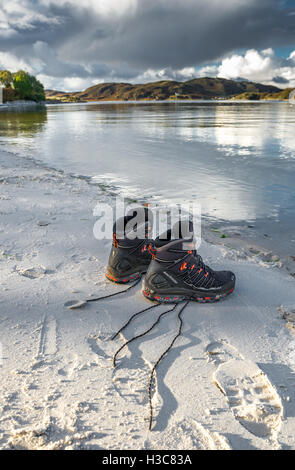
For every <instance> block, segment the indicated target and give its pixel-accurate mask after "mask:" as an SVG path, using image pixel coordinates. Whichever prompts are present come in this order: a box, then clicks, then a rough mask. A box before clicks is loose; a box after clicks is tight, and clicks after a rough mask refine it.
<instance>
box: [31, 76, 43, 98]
mask: <svg viewBox="0 0 295 470" xmlns="http://www.w3.org/2000/svg"><path fill="white" fill-rule="evenodd" d="M30 80H31V85H32V89H33V91H32V100H34V101H45V99H46V98H45V92H44V87H43V85H42V83H41V82H39V80H37V78H36V77H33V76H32V75H31V76H30Z"/></svg>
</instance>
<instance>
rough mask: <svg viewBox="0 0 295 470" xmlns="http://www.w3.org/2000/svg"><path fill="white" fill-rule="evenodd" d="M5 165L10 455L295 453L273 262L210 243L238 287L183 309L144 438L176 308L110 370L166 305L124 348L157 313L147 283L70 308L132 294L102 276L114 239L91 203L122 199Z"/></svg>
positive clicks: (281, 277) (289, 328) (29, 163)
mask: <svg viewBox="0 0 295 470" xmlns="http://www.w3.org/2000/svg"><path fill="white" fill-rule="evenodd" d="M0 165H1V173H0V203H1V209H0V213H1V222H0V240H1V246H0V266H1V271H0V285H1V298H0V324H1V328H0V342H1V344H0V346H1V348H0V351H1V350H2V360H1V362H0V375H1V384H0V396H1V402H0V449H184V450H188V449H194V450H197V449H200V450H201V449H210V450H211V449H212V450H214V449H216V450H237V449H248V450H252V449H295V433H294V431H295V414H294V403H295V336H294V335H295V289H294V282H295V280H294V278H293V277H292V276H290V273H288V272H287V271H286V269H282V266H280V263H279V262H278V261H277V260H276V259H271V260H269V259H263V257H261V256H260V257H257V256H256V255H257V254H256V255H255V253H252V254H253V257H251V250H250V251H249V253H248V252H247V255H245V253H244V252H243V251H242V250H241V248H240V246H232V247H231V248H230V247H227V246H225V245H223V246H221V245H217V244H212V243H213V242H214V239H212V240H211V243H208V242H205V241H203V242H202V245H201V248H200V254H201V255H202V256H203V258H204V260H205V261H206V262H208V264H210V265H212V267H213V268H224V269H230V270H233V271H234V272H235V273H236V276H237V288H236V291H235V293H234V294H233V295H232V296H230V297H229V298H228V299H226V300H225V301H223V302H220V303H218V304H197V303H191V304H190V305H189V306H188V307H187V309H186V310H185V312H184V314H183V322H184V324H183V334H182V336H181V337H180V338H178V340H177V342H176V343H175V345H174V347H173V349H172V350H171V351H170V353H169V355H167V356H166V357H165V358H164V360H163V361H162V362H161V364H160V366H159V369H158V372H157V380H156V387H155V391H154V395H153V405H154V408H155V417H154V418H155V419H154V422H153V429H152V431H148V422H147V420H148V416H149V408H148V395H147V387H148V378H149V374H150V371H151V368H152V367H153V364H154V363H155V362H156V361H157V359H158V357H159V355H160V354H161V352H162V351H164V350H165V348H166V347H167V345H168V344H169V343H170V341H171V339H172V338H173V336H174V335H175V333H176V331H177V329H178V320H177V312H178V310H179V308H180V307H177V308H176V310H175V311H173V312H171V313H169V314H167V315H166V316H164V317H163V318H162V320H161V322H160V323H159V325H157V326H156V327H155V329H153V330H152V331H151V333H150V334H148V335H147V336H145V337H144V338H141V339H139V340H138V341H134V342H133V343H131V345H130V346H129V347H127V348H125V349H124V350H123V351H122V353H121V354H120V356H119V359H118V365H117V367H116V368H113V366H112V357H113V355H114V353H115V352H116V350H117V349H118V348H119V347H120V346H121V345H122V344H123V343H124V341H126V340H127V339H129V338H131V337H132V336H134V335H135V334H138V333H140V332H141V331H144V330H145V329H146V328H148V327H149V326H150V325H151V324H152V323H153V322H154V321H155V320H156V318H157V317H158V315H159V313H161V311H165V309H167V306H166V307H165V305H164V306H161V307H159V308H158V310H157V309H156V310H157V311H156V310H155V311H153V310H151V311H148V312H146V313H145V314H143V315H141V316H140V317H138V319H137V320H135V321H134V322H132V323H131V324H130V325H129V327H128V328H127V329H126V330H125V331H124V334H121V335H120V337H119V338H118V339H116V340H115V341H111V339H110V338H111V336H112V334H113V333H114V332H116V331H117V330H118V329H119V328H120V327H121V326H122V325H123V324H124V323H125V322H126V321H127V320H128V319H129V318H130V316H131V315H132V314H133V313H134V312H136V311H138V310H141V309H144V308H146V307H148V306H149V305H150V303H149V302H148V301H147V300H145V299H144V298H143V297H142V295H141V288H140V285H138V286H136V287H135V288H134V289H131V290H130V292H128V293H126V294H121V295H118V296H117V297H114V298H113V299H106V300H102V301H100V302H97V303H95V302H94V303H92V304H87V305H86V306H85V307H84V308H81V309H76V310H71V309H69V308H67V307H66V306H65V304H66V303H67V302H69V301H71V300H77V301H78V300H83V299H84V300H85V299H87V298H91V296H99V295H104V294H108V293H112V292H115V291H116V290H120V289H122V287H121V288H120V287H117V286H115V285H113V284H111V283H109V282H108V281H107V280H106V279H105V276H104V272H105V266H106V263H107V259H108V255H109V249H110V243H111V242H110V241H98V240H96V239H95V238H94V236H93V225H94V222H95V217H94V216H93V210H94V207H95V205H96V204H97V202H98V201H102V202H107V203H109V204H111V203H112V196H111V195H109V194H108V193H107V192H103V191H101V190H100V189H99V188H98V187H97V186H94V185H90V184H89V183H88V182H87V180H85V179H80V178H78V177H70V176H68V175H66V174H64V173H63V172H61V171H56V170H53V169H50V168H47V167H46V166H44V165H41V164H37V163H36V162H35V161H33V160H30V159H27V158H21V157H18V156H16V155H13V154H12V153H5V152H2V151H1V153H0ZM217 238H219V239H220V236H219V237H217ZM227 242H228V240H227ZM214 243H215V242H214ZM229 244H230V243H229ZM232 245H233V243H232ZM254 251H255V250H254ZM0 359H1V358H0Z"/></svg>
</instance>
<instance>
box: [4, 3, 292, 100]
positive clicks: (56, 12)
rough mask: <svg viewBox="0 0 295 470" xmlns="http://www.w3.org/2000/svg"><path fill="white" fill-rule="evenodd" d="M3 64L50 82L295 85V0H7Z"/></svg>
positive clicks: (59, 86)
mask: <svg viewBox="0 0 295 470" xmlns="http://www.w3.org/2000/svg"><path fill="white" fill-rule="evenodd" d="M0 69H9V70H11V71H13V72H14V71H16V70H19V69H24V70H26V71H28V72H29V73H31V74H33V75H36V76H37V77H38V79H39V80H41V82H42V83H43V84H44V86H45V87H46V88H51V89H56V90H64V91H79V90H84V89H85V88H87V87H89V86H92V85H94V84H96V83H101V82H129V83H145V82H149V81H155V80H164V79H172V80H181V81H184V80H190V79H192V78H195V77H200V76H212V77H223V78H228V79H237V80H240V79H246V80H251V81H256V82H261V83H266V84H273V85H276V86H278V87H281V88H286V87H294V86H295V0H222V1H221V0H0Z"/></svg>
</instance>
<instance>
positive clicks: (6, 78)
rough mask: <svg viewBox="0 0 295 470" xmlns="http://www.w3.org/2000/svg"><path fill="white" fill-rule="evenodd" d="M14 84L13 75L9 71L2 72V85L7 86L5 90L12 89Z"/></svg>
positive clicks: (0, 80) (0, 81) (0, 76)
mask: <svg viewBox="0 0 295 470" xmlns="http://www.w3.org/2000/svg"><path fill="white" fill-rule="evenodd" d="M12 82H13V75H12V73H11V72H9V70H0V83H2V85H4V86H5V88H10V87H11V84H12Z"/></svg>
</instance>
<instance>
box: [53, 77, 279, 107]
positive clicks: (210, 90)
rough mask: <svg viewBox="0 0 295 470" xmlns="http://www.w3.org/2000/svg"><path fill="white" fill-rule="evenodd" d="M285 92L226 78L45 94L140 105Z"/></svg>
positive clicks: (111, 85)
mask: <svg viewBox="0 0 295 470" xmlns="http://www.w3.org/2000/svg"><path fill="white" fill-rule="evenodd" d="M282 91H283V90H281V89H280V88H277V87H275V86H271V85H262V84H260V83H252V82H248V81H234V80H227V79H224V78H210V77H204V78H196V79H193V80H189V81H186V82H177V81H173V80H163V81H159V82H152V83H144V84H135V85H133V84H130V83H100V84H98V85H94V86H92V87H90V88H87V89H86V90H84V91H80V92H74V93H65V92H62V91H55V90H46V98H47V100H48V102H50V101H49V100H54V101H55V102H59V101H62V102H68V101H70V102H73V101H137V100H157V101H161V100H193V99H207V100H211V99H231V98H234V97H236V96H237V95H241V94H243V93H258V94H260V93H266V94H272V93H281V92H282Z"/></svg>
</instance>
